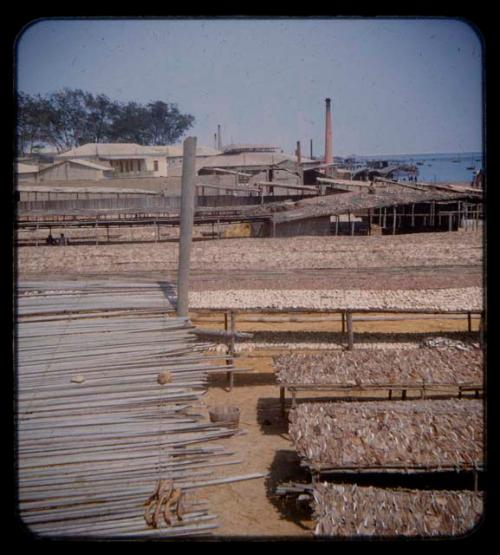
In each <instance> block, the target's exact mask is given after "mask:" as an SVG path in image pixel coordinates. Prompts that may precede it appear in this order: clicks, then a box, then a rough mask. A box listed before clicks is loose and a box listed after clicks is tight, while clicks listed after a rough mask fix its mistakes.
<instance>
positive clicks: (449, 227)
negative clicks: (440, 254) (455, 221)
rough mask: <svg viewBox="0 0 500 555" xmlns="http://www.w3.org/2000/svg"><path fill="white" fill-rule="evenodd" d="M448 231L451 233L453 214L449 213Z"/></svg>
mask: <svg viewBox="0 0 500 555" xmlns="http://www.w3.org/2000/svg"><path fill="white" fill-rule="evenodd" d="M448 231H451V212H449V213H448Z"/></svg>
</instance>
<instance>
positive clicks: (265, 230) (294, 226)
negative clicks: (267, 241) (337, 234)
mask: <svg viewBox="0 0 500 555" xmlns="http://www.w3.org/2000/svg"><path fill="white" fill-rule="evenodd" d="M261 234H262V236H263V237H273V224H272V222H266V223H265V224H264V225H263V227H262V230H261ZM297 235H331V225H330V216H323V217H320V218H306V219H303V220H296V221H294V222H283V223H280V224H276V226H275V230H274V237H296V236H297Z"/></svg>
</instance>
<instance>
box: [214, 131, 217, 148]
mask: <svg viewBox="0 0 500 555" xmlns="http://www.w3.org/2000/svg"><path fill="white" fill-rule="evenodd" d="M214 148H215V149H217V133H214Z"/></svg>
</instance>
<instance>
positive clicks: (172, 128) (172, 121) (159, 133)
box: [147, 100, 194, 145]
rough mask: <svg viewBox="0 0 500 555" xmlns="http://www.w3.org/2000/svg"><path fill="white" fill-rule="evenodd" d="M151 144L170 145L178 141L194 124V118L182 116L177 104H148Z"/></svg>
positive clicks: (187, 115)
mask: <svg viewBox="0 0 500 555" xmlns="http://www.w3.org/2000/svg"><path fill="white" fill-rule="evenodd" d="M147 107H148V110H149V120H150V121H149V143H150V144H153V145H168V144H172V143H174V142H175V141H176V140H178V139H179V138H180V137H181V136H182V135H183V134H184V133H185V132H186V131H187V130H188V129H189V128H190V127H192V125H193V123H194V117H193V116H191V115H189V114H181V113H180V112H179V109H178V108H177V105H176V104H167V103H166V102H162V101H161V100H157V101H156V102H151V103H149V104H148V106H147Z"/></svg>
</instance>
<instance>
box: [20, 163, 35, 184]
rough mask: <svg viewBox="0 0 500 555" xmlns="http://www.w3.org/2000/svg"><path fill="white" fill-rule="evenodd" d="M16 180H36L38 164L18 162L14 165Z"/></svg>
mask: <svg viewBox="0 0 500 555" xmlns="http://www.w3.org/2000/svg"><path fill="white" fill-rule="evenodd" d="M16 175H17V180H18V181H20V182H26V181H32V182H34V181H36V180H37V176H38V166H34V165H32V164H23V163H22V162H18V164H17V166H16Z"/></svg>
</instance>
